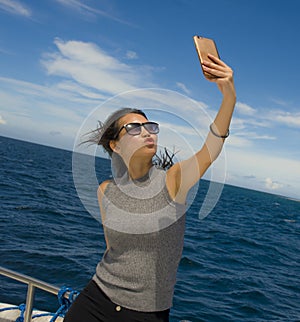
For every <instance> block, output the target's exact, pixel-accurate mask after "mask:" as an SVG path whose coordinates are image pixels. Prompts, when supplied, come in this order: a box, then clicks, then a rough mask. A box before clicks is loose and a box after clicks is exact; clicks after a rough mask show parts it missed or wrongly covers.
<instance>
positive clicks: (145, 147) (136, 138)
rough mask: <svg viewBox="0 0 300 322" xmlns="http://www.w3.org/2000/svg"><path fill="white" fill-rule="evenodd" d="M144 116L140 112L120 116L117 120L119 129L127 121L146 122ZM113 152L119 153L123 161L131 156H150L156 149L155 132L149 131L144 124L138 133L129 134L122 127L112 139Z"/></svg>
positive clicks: (130, 158) (126, 160)
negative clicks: (114, 139) (114, 138)
mask: <svg viewBox="0 0 300 322" xmlns="http://www.w3.org/2000/svg"><path fill="white" fill-rule="evenodd" d="M148 121H149V120H147V119H146V118H145V117H144V116H142V115H140V114H134V113H130V114H127V115H125V116H123V117H121V118H120V119H119V121H118V124H119V129H121V128H122V126H123V125H126V124H128V123H144V122H148ZM113 144H114V149H113V150H114V152H116V153H118V154H120V156H121V157H122V158H123V160H124V161H125V162H129V161H130V160H132V158H133V157H134V158H151V159H152V157H153V156H154V155H155V154H156V151H157V134H151V133H149V132H148V131H147V130H146V129H145V127H144V126H142V127H141V133H140V134H138V135H130V134H128V133H127V131H126V129H125V128H123V129H122V130H121V132H120V133H119V136H118V138H117V139H116V141H114V143H113Z"/></svg>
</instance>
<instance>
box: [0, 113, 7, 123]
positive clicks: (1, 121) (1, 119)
mask: <svg viewBox="0 0 300 322" xmlns="http://www.w3.org/2000/svg"><path fill="white" fill-rule="evenodd" d="M0 124H6V121H5V120H4V118H3V117H2V115H0Z"/></svg>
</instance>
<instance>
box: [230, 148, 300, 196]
mask: <svg viewBox="0 0 300 322" xmlns="http://www.w3.org/2000/svg"><path fill="white" fill-rule="evenodd" d="M226 160H227V169H228V173H229V174H230V175H229V176H228V178H229V179H228V181H227V183H229V184H233V185H237V186H244V187H248V188H250V189H256V190H262V191H269V192H270V190H275V188H276V193H279V194H282V195H291V196H292V195H293V196H294V197H298V198H300V182H299V179H298V178H299V177H300V161H299V160H293V159H289V158H286V157H278V156H274V155H272V154H270V153H268V151H266V153H263V152H257V151H255V150H254V149H253V147H250V148H248V147H241V148H239V149H237V148H233V147H231V146H229V145H228V148H227V149H226ZM247 176H255V178H253V179H251V180H249V179H245V178H246V177H247ZM266 178H271V180H270V179H268V180H266ZM267 184H268V185H267ZM271 188H272V189H271Z"/></svg>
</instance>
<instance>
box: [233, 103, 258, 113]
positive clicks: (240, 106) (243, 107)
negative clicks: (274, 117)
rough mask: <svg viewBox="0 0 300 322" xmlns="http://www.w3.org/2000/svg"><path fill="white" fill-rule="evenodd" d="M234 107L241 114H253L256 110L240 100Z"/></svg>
mask: <svg viewBox="0 0 300 322" xmlns="http://www.w3.org/2000/svg"><path fill="white" fill-rule="evenodd" d="M235 107H236V109H237V111H238V112H239V113H241V114H245V115H254V114H255V113H256V110H255V109H254V108H253V107H251V106H250V105H248V104H245V103H242V102H237V103H236V105H235Z"/></svg>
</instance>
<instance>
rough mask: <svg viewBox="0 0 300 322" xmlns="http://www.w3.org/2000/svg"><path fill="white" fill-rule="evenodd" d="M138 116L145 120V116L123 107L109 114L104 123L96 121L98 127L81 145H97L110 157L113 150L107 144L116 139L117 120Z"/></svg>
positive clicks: (135, 110) (137, 111)
mask: <svg viewBox="0 0 300 322" xmlns="http://www.w3.org/2000/svg"><path fill="white" fill-rule="evenodd" d="M131 113H133V114H140V115H142V116H144V117H145V118H146V119H147V120H148V118H147V116H146V114H145V113H144V112H143V111H141V110H139V109H135V108H130V107H125V108H122V109H120V110H118V111H116V112H114V113H113V114H111V115H110V116H109V117H108V118H107V119H106V121H105V122H104V123H102V122H101V121H98V126H97V128H96V130H94V131H92V132H89V133H87V134H88V135H89V138H88V140H86V141H84V142H82V143H88V142H89V143H95V144H98V145H102V146H103V149H104V150H105V151H106V152H108V154H109V155H110V156H112V154H113V150H112V149H111V147H110V145H109V142H110V141H112V140H115V139H116V135H117V133H118V131H119V124H118V123H119V119H120V118H121V117H123V116H125V115H127V114H131Z"/></svg>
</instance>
